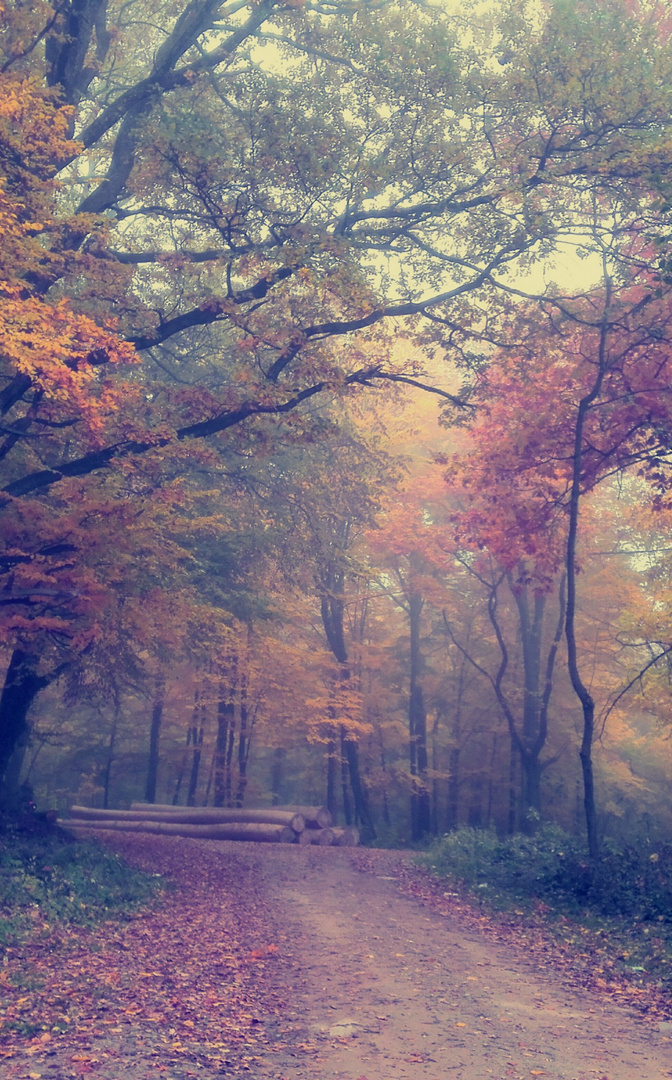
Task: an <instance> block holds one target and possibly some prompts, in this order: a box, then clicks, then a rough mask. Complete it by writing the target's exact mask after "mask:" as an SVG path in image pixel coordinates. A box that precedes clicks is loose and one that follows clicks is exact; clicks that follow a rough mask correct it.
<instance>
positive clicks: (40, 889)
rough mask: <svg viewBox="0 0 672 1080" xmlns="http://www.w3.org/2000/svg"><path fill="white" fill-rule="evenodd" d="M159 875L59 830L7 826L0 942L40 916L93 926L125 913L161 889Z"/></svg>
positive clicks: (2, 847) (1, 859)
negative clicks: (125, 861)
mask: <svg viewBox="0 0 672 1080" xmlns="http://www.w3.org/2000/svg"><path fill="white" fill-rule="evenodd" d="M158 884H159V880H158V878H157V877H156V876H154V875H150V874H144V873H142V872H141V871H139V870H134V869H133V868H132V867H129V866H128V865H127V864H126V863H124V862H123V861H122V860H121V859H120V858H119V857H118V856H117V855H114V854H112V853H111V852H109V851H106V850H105V849H104V848H103V847H101V846H99V845H98V844H96V843H95V842H93V841H72V840H70V839H69V838H68V837H67V836H66V835H65V834H63V833H62V832H60V830H57V829H49V830H44V831H43V832H35V831H32V830H28V831H26V830H22V829H19V828H12V827H9V828H6V829H5V830H4V832H3V833H2V834H1V835H0V943H4V944H8V943H10V942H11V941H13V940H15V939H16V938H17V937H21V936H23V935H24V934H25V933H26V932H27V931H28V929H29V928H30V927H34V926H35V925H36V920H40V921H41V922H42V923H45V922H46V923H47V924H51V923H54V922H60V923H63V922H66V923H79V924H91V923H95V922H97V921H99V920H100V919H104V918H107V917H109V916H117V917H118V916H122V917H123V916H124V915H125V914H127V913H130V912H131V911H133V910H134V909H136V908H137V907H139V906H140V905H142V904H145V903H147V902H148V901H149V900H150V898H151V897H152V896H153V895H154V894H155V893H156V891H157V886H158Z"/></svg>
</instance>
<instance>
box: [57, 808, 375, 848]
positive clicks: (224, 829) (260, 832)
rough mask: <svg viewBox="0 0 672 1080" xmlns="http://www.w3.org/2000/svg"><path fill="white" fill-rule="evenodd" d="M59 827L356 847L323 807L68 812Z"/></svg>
mask: <svg viewBox="0 0 672 1080" xmlns="http://www.w3.org/2000/svg"><path fill="white" fill-rule="evenodd" d="M60 825H62V826H63V827H64V828H68V829H96V830H98V829H106V830H109V829H121V830H123V831H124V832H142V833H159V834H161V835H164V836H165V835H168V836H191V837H196V838H200V839H201V840H253V841H256V842H263V843H276V844H319V845H320V847H329V846H331V845H336V846H339V847H355V846H356V845H357V844H358V843H359V833H358V831H357V829H355V828H352V827H350V826H348V827H346V828H343V829H335V828H332V826H331V814H330V813H329V811H328V810H327V808H326V807H324V806H282V807H281V806H274V807H268V808H267V809H261V810H245V809H242V808H240V809H233V808H229V807H221V808H220V807H211V806H204V807H196V806H167V805H164V804H160V803H131V808H130V810H98V809H97V808H96V807H92V806H72V807H71V808H70V817H69V818H68V819H67V820H61V821H60Z"/></svg>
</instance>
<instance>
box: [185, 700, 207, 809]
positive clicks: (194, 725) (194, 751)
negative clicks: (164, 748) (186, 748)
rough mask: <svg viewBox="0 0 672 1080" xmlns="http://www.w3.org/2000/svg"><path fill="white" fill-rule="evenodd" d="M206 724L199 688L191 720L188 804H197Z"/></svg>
mask: <svg viewBox="0 0 672 1080" xmlns="http://www.w3.org/2000/svg"><path fill="white" fill-rule="evenodd" d="M204 724H205V706H204V705H203V704H202V702H201V700H200V695H199V692H198V690H196V692H195V694H194V708H193V712H192V720H191V770H190V772H189V790H188V792H187V806H195V805H196V791H197V790H198V774H199V772H200V768H201V754H202V752H203V734H204Z"/></svg>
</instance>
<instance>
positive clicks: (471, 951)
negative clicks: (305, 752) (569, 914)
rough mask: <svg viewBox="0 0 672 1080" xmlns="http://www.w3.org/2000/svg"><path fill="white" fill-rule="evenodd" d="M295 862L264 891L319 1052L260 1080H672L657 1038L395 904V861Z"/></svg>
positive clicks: (671, 1045) (456, 927)
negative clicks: (368, 868)
mask: <svg viewBox="0 0 672 1080" xmlns="http://www.w3.org/2000/svg"><path fill="white" fill-rule="evenodd" d="M294 854H295V853H294V852H293V851H292V852H285V851H283V850H281V849H280V850H277V851H275V850H274V851H273V852H272V853H271V856H270V859H269V858H268V856H267V868H268V869H270V863H271V861H272V862H273V864H274V865H275V867H276V868H277V869H276V876H275V881H276V882H277V883H276V884H275V885H273V884H270V882H269V887H270V888H271V889H272V890H273V894H274V899H275V901H276V903H277V904H278V905H279V910H282V912H283V917H284V921H285V924H286V926H287V927H288V928H289V930H290V934H289V937H290V940H291V942H292V945H293V950H292V951H293V956H292V966H293V970H294V978H293V984H294V986H295V988H296V991H295V992H296V1006H297V1007H296V1012H297V1014H298V1015H299V1019H298V1020H297V1032H296V1034H297V1037H298V1038H299V1040H300V1038H301V1036H302V1035H303V1034H304V1032H305V1031H306V1029H307V1031H308V1033H309V1034H310V1036H311V1037H312V1038H313V1039H314V1040H316V1042H317V1043H318V1046H319V1049H318V1052H317V1053H316V1055H315V1057H314V1058H312V1060H310V1059H309V1060H304V1061H303V1062H301V1063H297V1062H296V1060H295V1059H294V1060H292V1059H291V1058H287V1057H285V1058H284V1059H283V1061H282V1067H283V1068H284V1072H283V1069H282V1068H281V1069H280V1070H278V1063H277V1062H276V1065H275V1066H272V1065H271V1066H267V1071H268V1072H269V1073H270V1075H271V1076H273V1077H276V1076H286V1077H287V1080H318V1078H320V1080H324V1078H326V1077H343V1078H347V1080H447V1078H449V1077H450V1078H452V1080H484V1078H486V1077H495V1078H498V1080H499V1078H502V1080H504V1078H507V1080H508V1078H515V1080H522V1078H525V1080H527V1078H529V1077H537V1076H538V1077H546V1078H548V1080H596V1078H598V1080H662V1078H664V1077H672V1042H670V1041H669V1038H668V1036H666V1035H664V1034H662V1033H661V1032H659V1031H653V1030H652V1029H651V1028H650V1027H648V1026H646V1025H645V1024H644V1023H643V1022H642V1020H641V1019H637V1018H635V1016H633V1014H632V1013H630V1012H628V1011H627V1010H625V1009H621V1008H619V1007H618V1006H615V1005H614V1004H613V1002H612V1001H611V1000H610V999H609V998H607V997H604V996H597V997H596V996H594V995H591V996H589V995H587V994H582V995H578V996H577V995H576V994H575V993H569V992H568V991H567V990H563V988H562V986H559V985H558V982H557V980H556V979H554V977H553V975H552V974H551V973H548V974H546V973H544V972H543V971H539V970H537V969H536V967H535V966H534V965H533V964H531V963H529V962H527V961H526V960H525V957H524V956H521V955H520V954H519V953H518V951H517V950H516V952H515V953H514V952H511V951H510V950H509V951H506V950H504V949H503V948H502V947H497V948H495V949H493V947H492V945H491V944H489V943H488V942H487V941H484V940H483V939H482V938H481V937H479V935H478V934H477V933H476V932H474V931H473V930H467V931H465V929H464V927H462V926H460V924H459V922H458V921H457V920H456V919H454V918H451V917H442V916H441V915H439V914H436V913H434V912H433V911H431V910H428V909H427V908H422V907H420V906H419V905H418V903H417V902H416V901H414V900H411V899H407V898H406V897H404V896H402V895H400V894H399V890H398V888H397V886H396V884H395V880H394V878H395V867H394V861H393V860H390V862H391V865H390V866H389V867H385V866H381V864H380V862H379V863H378V867H377V872H376V873H375V874H374V873H371V872H365V873H362V872H361V871H358V870H356V869H353V866H352V862H351V859H350V858H349V857H348V854H347V853H345V852H342V851H337V852H334V851H329V850H326V851H319V850H318V851H309V852H308V853H307V858H303V859H299V860H296V859H293V858H292V857H293V856H294ZM301 854H303V853H301ZM381 871H382V872H381ZM386 871H387V872H386ZM301 1014H303V1015H304V1016H305V1020H302V1019H301Z"/></svg>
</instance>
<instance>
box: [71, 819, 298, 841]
mask: <svg viewBox="0 0 672 1080" xmlns="http://www.w3.org/2000/svg"><path fill="white" fill-rule="evenodd" d="M59 824H60V825H61V827H62V828H64V829H75V830H77V829H89V830H91V829H94V830H96V831H101V832H107V831H109V832H139V833H156V834H158V835H160V836H186V837H190V838H191V839H193V840H251V841H254V842H256V843H267V844H271V843H275V844H295V843H296V838H297V833H295V832H294V830H293V829H291V828H290V827H289V825H273V824H264V823H263V822H250V821H248V822H231V823H229V824H220V825H216V824H212V825H193V824H191V823H190V822H186V821H147V820H140V821H129V820H128V819H125V820H123V821H119V820H112V819H110V818H106V819H103V818H90V819H89V818H70V819H68V820H65V821H60V822H59Z"/></svg>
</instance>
